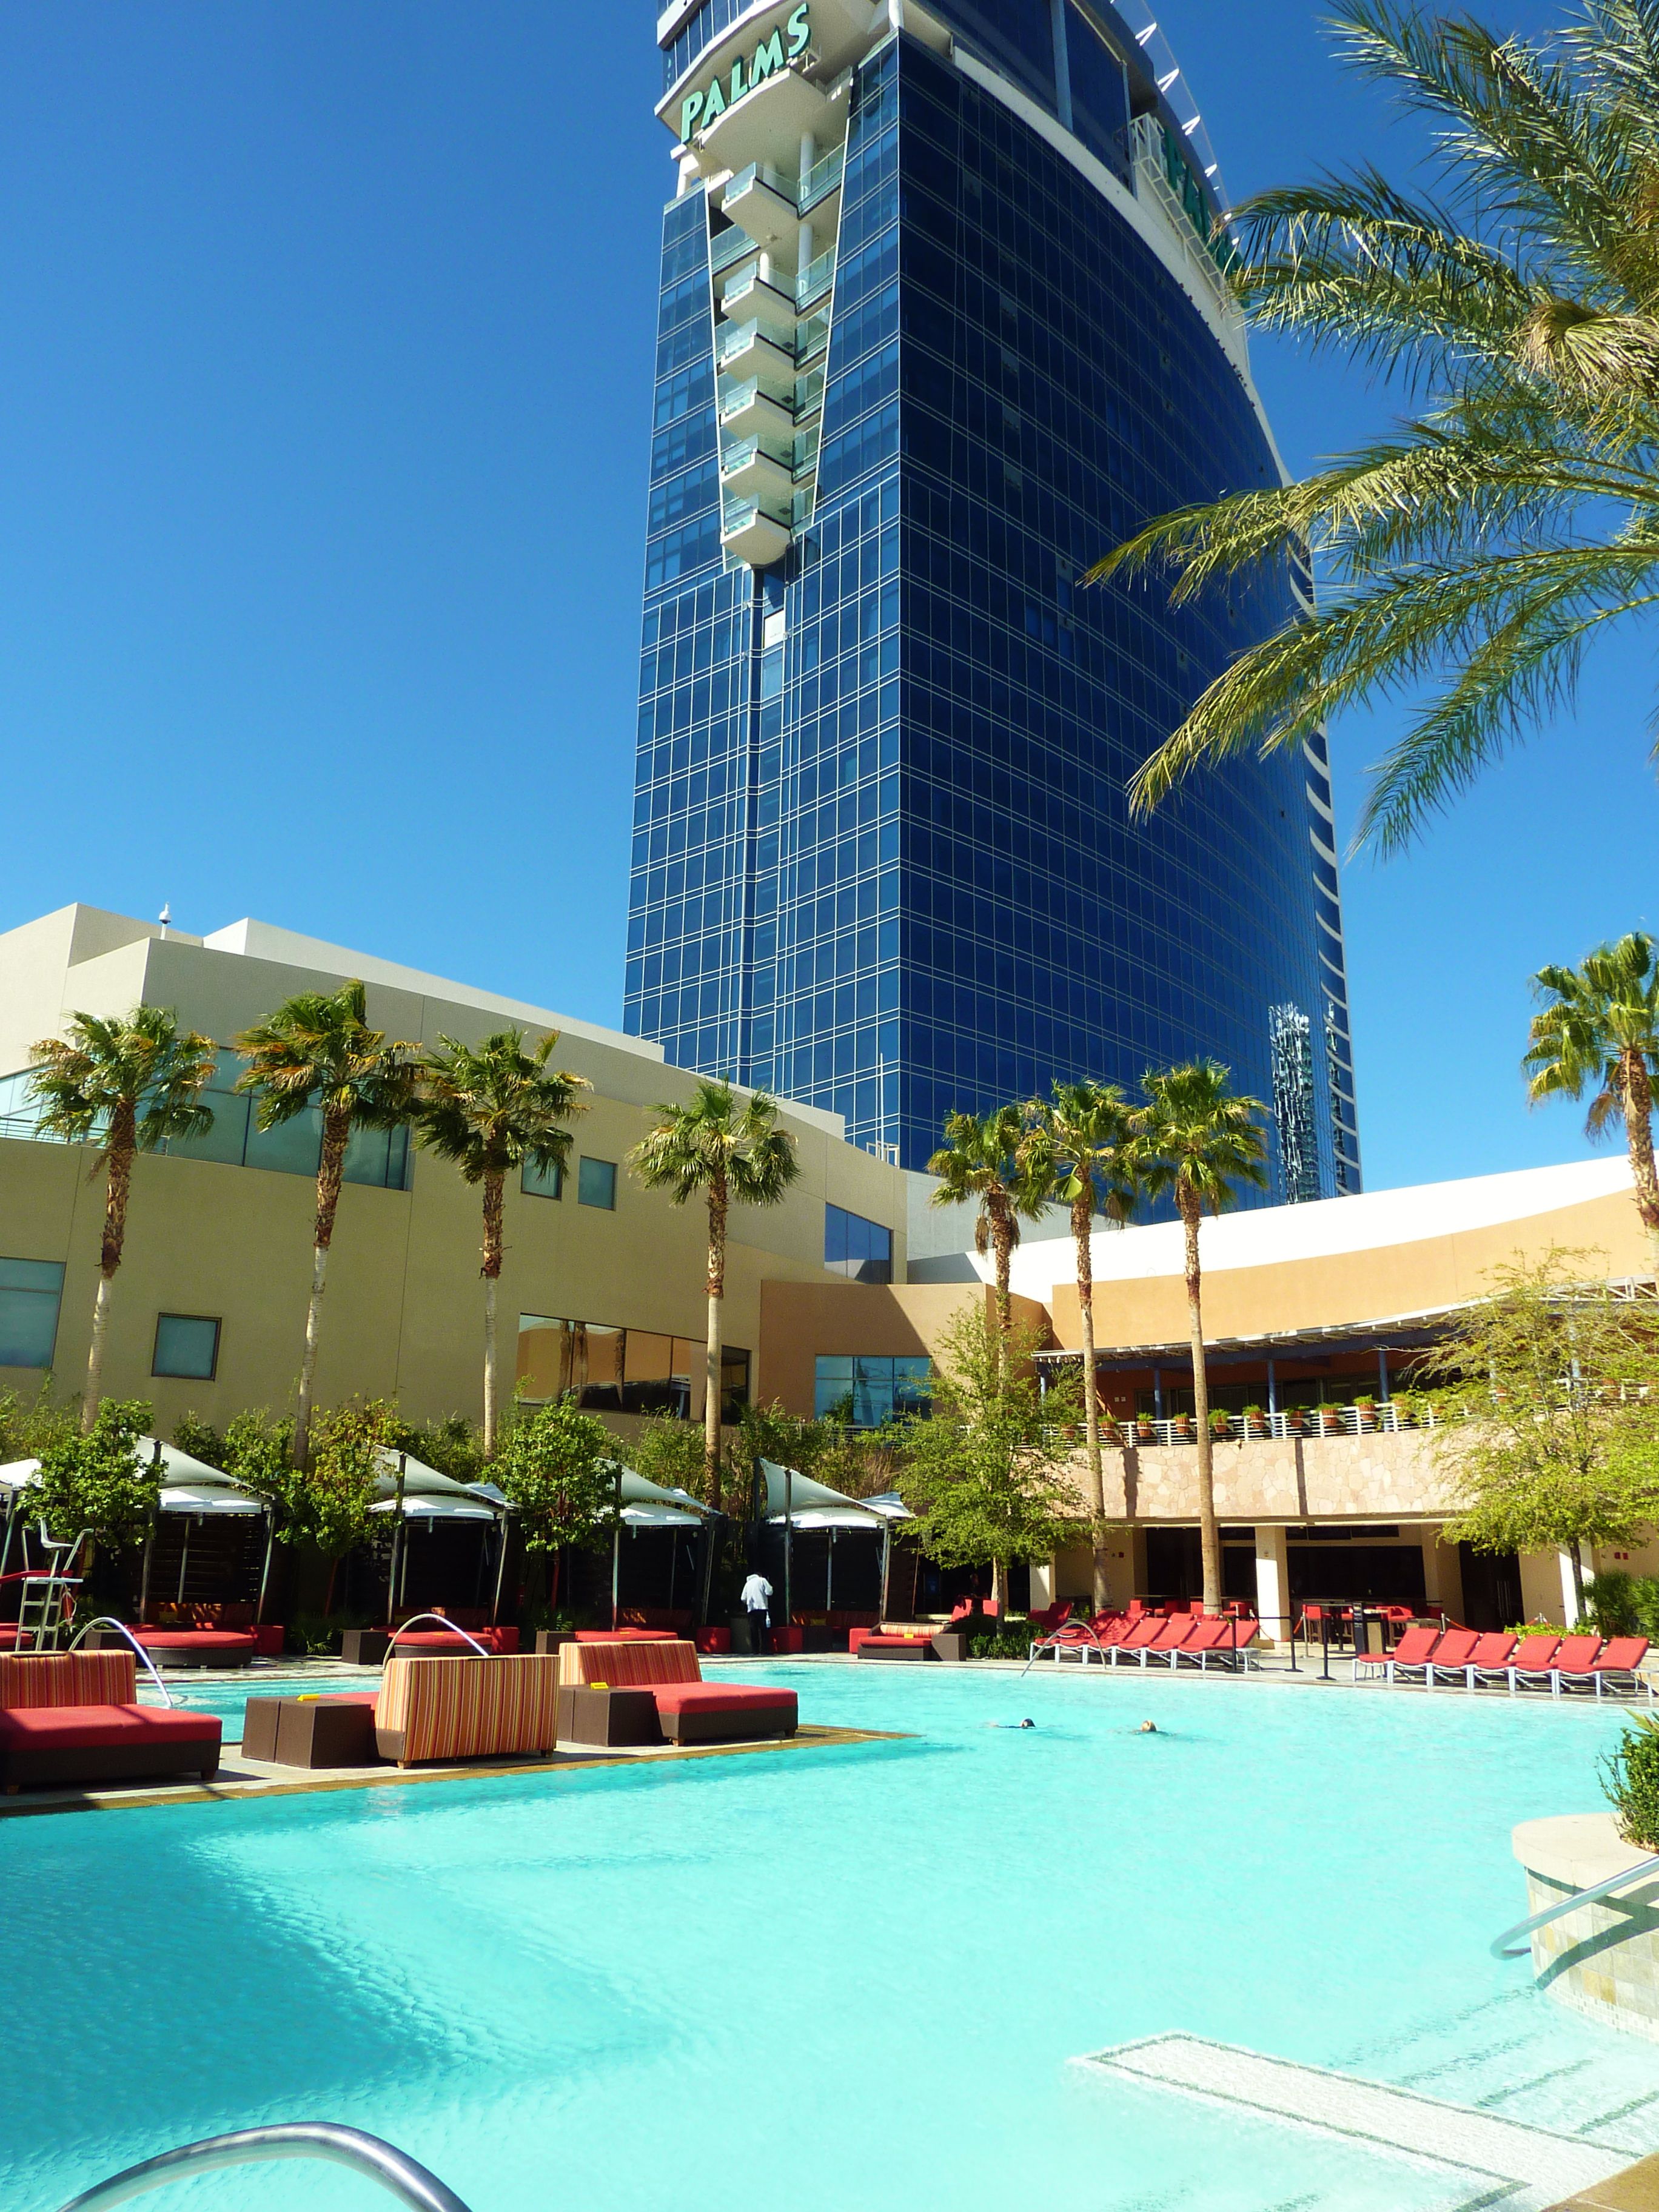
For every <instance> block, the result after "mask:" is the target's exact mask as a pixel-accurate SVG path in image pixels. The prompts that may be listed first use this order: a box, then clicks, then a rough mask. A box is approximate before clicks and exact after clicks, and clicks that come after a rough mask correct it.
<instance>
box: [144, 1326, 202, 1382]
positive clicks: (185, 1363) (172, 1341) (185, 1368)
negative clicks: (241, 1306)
mask: <svg viewBox="0 0 1659 2212" xmlns="http://www.w3.org/2000/svg"><path fill="white" fill-rule="evenodd" d="M218 1364H219V1324H218V1322H217V1321H216V1320H215V1319H213V1318H212V1317H211V1316H209V1315H206V1314H167V1313H164V1314H157V1315H156V1316H155V1358H153V1359H152V1360H151V1362H150V1368H149V1371H150V1373H151V1374H152V1375H182V1376H187V1377H188V1378H189V1379H190V1380H191V1381H192V1382H196V1383H211V1382H212V1380H213V1376H214V1372H215V1370H216V1368H217V1366H218Z"/></svg>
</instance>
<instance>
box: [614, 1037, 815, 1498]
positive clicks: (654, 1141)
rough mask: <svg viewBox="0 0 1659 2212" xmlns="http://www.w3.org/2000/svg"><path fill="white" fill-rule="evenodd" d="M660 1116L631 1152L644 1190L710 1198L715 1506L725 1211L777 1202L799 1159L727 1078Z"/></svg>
mask: <svg viewBox="0 0 1659 2212" xmlns="http://www.w3.org/2000/svg"><path fill="white" fill-rule="evenodd" d="M656 1112H657V1115H658V1117H659V1118H658V1121H657V1123H656V1126H655V1127H653V1129H651V1130H649V1131H648V1132H647V1134H646V1135H645V1137H644V1138H643V1139H641V1142H640V1143H639V1144H637V1145H635V1147H634V1149H633V1151H632V1152H630V1153H629V1156H628V1164H629V1167H630V1168H631V1169H632V1170H633V1171H634V1173H635V1175H636V1176H638V1177H639V1179H640V1181H641V1182H642V1183H643V1184H644V1185H645V1187H646V1188H647V1190H666V1191H667V1192H668V1194H669V1195H670V1196H671V1198H672V1200H673V1201H674V1203H675V1205H676V1206H684V1204H685V1203H686V1201H687V1200H688V1199H691V1198H695V1197H696V1195H697V1194H698V1193H699V1192H702V1193H703V1194H705V1195H706V1196H707V1198H708V1365H707V1370H706V1378H705V1382H704V1391H705V1396H704V1400H703V1427H702V1461H703V1479H704V1480H705V1482H706V1483H707V1484H708V1502H709V1504H711V1505H712V1506H713V1507H714V1510H715V1511H716V1512H717V1513H718V1512H719V1511H720V1395H721V1393H720V1301H721V1300H722V1299H723V1298H724V1297H725V1296H726V1209H727V1206H729V1205H730V1203H731V1201H732V1200H733V1199H736V1200H738V1203H739V1204H740V1205H743V1206H776V1205H777V1204H778V1203H779V1201H780V1200H781V1198H782V1197H783V1194H784V1193H785V1191H787V1189H788V1188H789V1186H790V1184H791V1183H792V1182H793V1181H794V1180H795V1177H796V1176H798V1175H799V1173H800V1163H799V1160H798V1159H797V1158H795V1140H794V1139H793V1137H792V1136H791V1135H790V1134H789V1133H788V1131H787V1129H781V1128H779V1127H778V1126H777V1114H778V1109H777V1104H776V1102H775V1100H773V1099H771V1098H769V1097H767V1095H766V1093H765V1092H764V1091H754V1092H752V1093H751V1094H750V1097H748V1098H747V1099H746V1100H740V1099H739V1097H738V1093H737V1092H736V1091H734V1090H733V1089H732V1085H730V1084H729V1083H718V1082H711V1081H709V1080H708V1079H703V1080H702V1081H700V1082H699V1083H698V1085H697V1087H696V1091H694V1092H693V1094H692V1097H691V1099H690V1103H688V1104H686V1105H684V1106H674V1105H659V1106H658V1108H657V1109H656Z"/></svg>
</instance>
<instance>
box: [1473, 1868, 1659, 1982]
mask: <svg viewBox="0 0 1659 2212" xmlns="http://www.w3.org/2000/svg"><path fill="white" fill-rule="evenodd" d="M1654 1874H1659V1858H1650V1859H1638V1861H1637V1862H1636V1864H1635V1865H1634V1866H1632V1867H1626V1869H1625V1870H1624V1872H1623V1873H1622V1874H1610V1875H1608V1876H1607V1880H1606V1881H1594V1882H1592V1883H1591V1884H1590V1886H1589V1888H1588V1889H1580V1890H1576V1891H1575V1892H1574V1893H1573V1894H1572V1895H1571V1897H1564V1898H1563V1899H1561V1900H1560V1902H1559V1904H1556V1905H1550V1906H1549V1907H1547V1910H1546V1911H1542V1912H1534V1914H1533V1916H1532V1918H1531V1919H1530V1920H1517V1921H1516V1923H1515V1925H1514V1927H1513V1928H1506V1929H1504V1932H1503V1934H1502V1935H1501V1936H1498V1938H1497V1940H1496V1941H1495V1942H1493V1944H1492V1957H1493V1958H1494V1959H1524V1958H1526V1957H1527V1956H1528V1954H1529V1953H1530V1951H1531V1949H1532V1946H1531V1944H1530V1943H1522V1944H1520V1945H1518V1946H1516V1948H1513V1949H1512V1948H1510V1946H1511V1945H1514V1944H1515V1939H1516V1936H1530V1935H1531V1934H1532V1932H1533V1930H1534V1929H1537V1928H1547V1927H1548V1925H1549V1923H1550V1922H1551V1921H1552V1920H1559V1919H1560V1917H1562V1915H1563V1914H1564V1913H1566V1912H1571V1911H1574V1910H1575V1909H1576V1908H1577V1906H1578V1905H1588V1904H1589V1903H1590V1902H1591V1901H1592V1899H1595V1898H1598V1897H1610V1896H1611V1895H1612V1894H1613V1891H1614V1890H1615V1889H1625V1888H1627V1887H1629V1885H1630V1884H1631V1883H1632V1882H1633V1881H1641V1880H1642V1878H1643V1877H1644V1875H1654Z"/></svg>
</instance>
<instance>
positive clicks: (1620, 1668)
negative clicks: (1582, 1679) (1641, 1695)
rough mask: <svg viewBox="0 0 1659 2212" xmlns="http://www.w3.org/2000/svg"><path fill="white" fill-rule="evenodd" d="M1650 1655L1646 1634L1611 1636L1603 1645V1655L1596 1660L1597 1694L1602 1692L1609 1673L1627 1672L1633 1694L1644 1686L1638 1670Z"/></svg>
mask: <svg viewBox="0 0 1659 2212" xmlns="http://www.w3.org/2000/svg"><path fill="white" fill-rule="evenodd" d="M1647 1656H1648V1639H1647V1638H1646V1637H1645V1636H1610V1637H1609V1638H1607V1642H1606V1643H1605V1644H1603V1645H1602V1646H1601V1657H1600V1658H1599V1659H1598V1660H1597V1661H1596V1662H1595V1694H1596V1696H1597V1697H1598V1698H1599V1697H1600V1696H1601V1685H1602V1683H1603V1681H1604V1680H1606V1679H1607V1676H1608V1675H1609V1674H1627V1675H1628V1676H1629V1677H1630V1690H1631V1693H1632V1696H1634V1695H1635V1693H1636V1692H1638V1690H1639V1689H1640V1688H1641V1686H1642V1677H1641V1675H1640V1674H1638V1672H1637V1669H1638V1668H1639V1667H1640V1666H1641V1664H1642V1662H1643V1661H1644V1659H1645V1658H1646V1657H1647Z"/></svg>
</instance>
